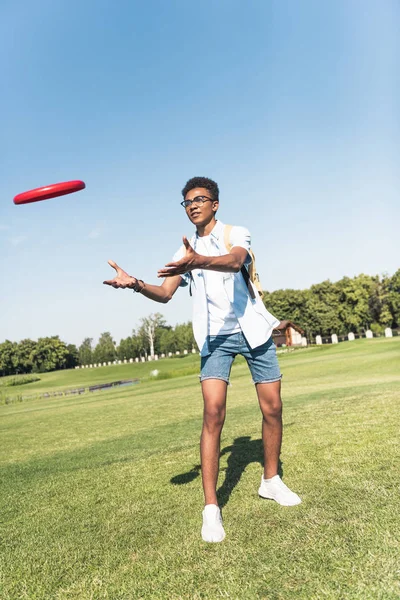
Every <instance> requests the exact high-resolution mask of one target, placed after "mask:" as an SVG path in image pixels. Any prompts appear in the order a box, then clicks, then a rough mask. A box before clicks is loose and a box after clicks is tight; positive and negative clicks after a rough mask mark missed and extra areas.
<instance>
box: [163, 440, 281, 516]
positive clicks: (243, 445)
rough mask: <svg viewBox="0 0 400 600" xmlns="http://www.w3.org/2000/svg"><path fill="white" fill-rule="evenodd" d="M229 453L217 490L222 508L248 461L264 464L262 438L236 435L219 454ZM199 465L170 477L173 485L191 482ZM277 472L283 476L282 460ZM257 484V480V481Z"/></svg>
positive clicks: (197, 474) (196, 473) (197, 472)
mask: <svg viewBox="0 0 400 600" xmlns="http://www.w3.org/2000/svg"><path fill="white" fill-rule="evenodd" d="M225 454H229V456H228V459H227V466H226V468H225V469H222V470H224V471H225V479H224V482H223V483H222V485H221V486H220V488H219V489H218V490H217V497H218V504H219V506H220V507H221V508H223V507H224V506H225V505H226V504H227V503H228V501H229V498H230V496H231V494H232V492H233V490H234V489H235V487H236V486H237V484H238V483H239V481H240V478H241V477H242V474H243V473H244V471H245V469H246V467H247V465H249V464H250V463H253V462H255V463H259V464H260V465H261V466H263V464H264V457H263V444H262V440H261V439H258V440H252V439H251V438H250V436H243V437H238V438H236V439H235V440H234V442H233V444H232V445H231V446H226V447H225V448H223V449H222V450H221V454H220V456H224V455H225ZM200 471H201V465H195V466H194V467H193V468H192V469H190V471H188V472H187V473H182V474H181V475H176V476H175V477H172V479H171V483H172V484H173V485H185V484H187V483H191V482H192V481H194V480H195V479H196V477H198V476H199V474H200ZM278 472H279V475H280V476H281V477H283V467H282V462H281V461H279V467H278ZM257 485H258V482H257Z"/></svg>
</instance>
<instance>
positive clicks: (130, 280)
mask: <svg viewBox="0 0 400 600" xmlns="http://www.w3.org/2000/svg"><path fill="white" fill-rule="evenodd" d="M108 264H109V265H110V267H112V268H113V269H115V271H116V272H117V274H116V276H115V277H114V279H108V280H107V281H103V283H104V284H105V285H111V286H112V287H113V288H115V289H119V288H122V289H126V288H128V289H135V288H136V287H137V286H138V285H139V286H140V284H139V282H138V280H137V279H136V277H131V276H130V275H128V273H126V271H124V270H123V269H121V267H119V266H118V265H117V263H116V262H114V261H113V260H109V261H108Z"/></svg>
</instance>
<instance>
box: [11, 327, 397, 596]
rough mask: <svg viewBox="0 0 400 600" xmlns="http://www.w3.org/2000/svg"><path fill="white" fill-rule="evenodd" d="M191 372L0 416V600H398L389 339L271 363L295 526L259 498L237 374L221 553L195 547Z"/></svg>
mask: <svg viewBox="0 0 400 600" xmlns="http://www.w3.org/2000/svg"><path fill="white" fill-rule="evenodd" d="M198 360H199V359H198V357H192V356H188V357H185V358H182V359H171V360H169V359H166V360H165V361H163V362H162V361H159V363H157V365H156V364H155V363H148V364H145V365H121V366H116V367H104V368H102V369H96V370H90V369H85V370H79V371H65V372H58V373H50V374H46V375H43V376H42V375H41V376H40V377H41V381H40V382H36V383H31V384H27V385H25V386H21V387H23V388H24V389H23V393H24V394H25V393H26V394H28V393H31V390H36V391H38V392H39V391H50V390H55V389H60V388H63V387H64V388H66V387H73V386H77V387H79V386H80V385H89V384H95V383H99V382H101V381H103V382H104V381H115V380H118V379H124V378H129V377H139V378H141V380H142V382H141V383H140V384H138V385H135V386H131V387H127V388H120V389H114V390H111V391H104V392H95V393H90V394H89V393H87V394H85V395H82V396H78V397H71V396H68V397H59V398H48V399H34V400H27V401H24V402H16V403H12V404H8V405H4V406H0V430H1V449H0V468H1V473H0V477H1V479H0V481H1V487H0V528H1V529H0V544H1V546H0V598H1V600H9V599H13V600H14V599H29V600H39V599H40V600H53V599H54V600H67V599H68V600H69V599H82V600H89V599H92V600H100V599H108V600H129V599H139V598H143V599H146V600H147V599H180V598H182V599H193V600H196V599H210V600H214V599H218V598H232V599H240V600H242V599H243V600H251V599H266V600H267V599H268V600H287V599H292V598H293V599H296V600H297V599H304V600H311V599H321V600H322V599H332V600H337V599H347V598H349V599H353V598H354V599H355V598H357V599H360V600H367V599H374V600H375V599H386V598H399V595H400V587H399V579H400V577H399V550H400V524H399V517H398V514H399V467H400V461H399V453H400V452H399V442H398V430H399V417H398V414H399V400H400V338H392V339H384V338H378V339H373V340H356V341H354V342H345V343H342V344H338V345H335V346H323V347H317V348H310V349H304V350H301V351H296V352H293V353H288V354H282V355H280V364H281V368H282V371H283V374H284V384H283V399H284V407H285V408H284V423H285V430H284V444H283V449H282V457H281V458H282V471H283V477H284V480H285V481H286V483H287V484H288V485H289V486H290V487H292V488H293V489H294V490H295V491H296V492H298V493H299V494H300V496H301V497H302V499H303V503H302V504H301V505H300V506H298V507H292V508H285V507H280V506H278V505H277V504H276V503H274V502H270V501H267V500H261V499H260V498H259V497H258V495H257V489H258V485H259V480H260V477H261V458H262V446H261V439H260V429H261V417H260V414H259V409H258V407H257V402H256V397H255V392H254V389H253V386H252V384H251V381H250V375H249V372H248V370H247V366H246V365H245V364H244V363H243V362H242V361H238V363H237V364H236V365H235V366H234V369H233V372H232V387H230V389H229V397H228V415H227V421H226V425H225V428H224V432H223V439H222V445H221V449H222V457H221V467H222V468H221V474H220V481H219V484H220V489H219V497H220V501H221V505H222V506H223V516H224V524H225V530H226V534H227V537H226V539H225V541H224V542H223V543H221V544H205V543H204V542H202V540H201V537H200V527H201V510H202V491H201V480H200V476H199V468H198V465H199V457H198V439H199V434H200V427H201V416H202V405H201V397H200V386H199V383H198V378H197V375H196V374H195V372H196V370H197V366H196V363H197V362H198ZM154 368H157V369H159V370H160V371H161V372H164V374H165V372H168V370H169V371H174V374H175V375H181V376H179V377H176V378H173V379H165V380H154V381H153V380H151V378H150V375H149V373H150V371H151V370H152V369H154ZM166 376H167V375H166ZM28 390H29V392H28ZM12 393H21V391H20V390H19V389H18V388H15V390H14V389H13V390H12Z"/></svg>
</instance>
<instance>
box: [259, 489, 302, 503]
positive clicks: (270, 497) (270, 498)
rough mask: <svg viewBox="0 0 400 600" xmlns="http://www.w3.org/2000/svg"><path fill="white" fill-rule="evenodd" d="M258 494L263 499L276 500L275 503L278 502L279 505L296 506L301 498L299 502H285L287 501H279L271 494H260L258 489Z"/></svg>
mask: <svg viewBox="0 0 400 600" xmlns="http://www.w3.org/2000/svg"><path fill="white" fill-rule="evenodd" d="M258 496H259V497H260V498H262V499H263V500H274V502H276V503H277V504H279V506H298V505H299V504H301V500H300V502H295V503H294V504H287V503H284V502H279V501H278V500H277V499H276V498H274V497H273V496H263V495H262V494H260V491H258Z"/></svg>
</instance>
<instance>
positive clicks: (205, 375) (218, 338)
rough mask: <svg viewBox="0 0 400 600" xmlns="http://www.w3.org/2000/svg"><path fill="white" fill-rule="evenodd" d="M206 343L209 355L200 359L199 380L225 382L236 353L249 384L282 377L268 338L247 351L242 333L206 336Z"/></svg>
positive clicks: (268, 381)
mask: <svg viewBox="0 0 400 600" xmlns="http://www.w3.org/2000/svg"><path fill="white" fill-rule="evenodd" d="M208 344H209V348H210V351H211V354H209V355H208V356H202V358H201V373H200V381H204V380H205V379H222V380H223V381H226V382H227V383H229V376H230V373H231V367H232V363H233V361H234V359H235V356H237V355H238V354H241V355H242V356H244V358H245V359H246V361H247V364H248V365H249V368H250V372H251V375H252V377H253V383H271V382H273V381H279V380H280V379H281V377H282V375H281V372H280V369H279V364H278V359H277V357H276V347H275V344H274V342H273V341H272V338H269V340H268V341H267V342H265V344H263V345H262V346H258V348H254V349H251V348H250V346H249V344H248V343H247V340H246V338H245V337H244V335H243V333H242V332H239V333H232V334H231V335H215V336H209V338H208Z"/></svg>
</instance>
